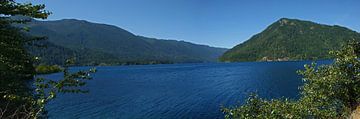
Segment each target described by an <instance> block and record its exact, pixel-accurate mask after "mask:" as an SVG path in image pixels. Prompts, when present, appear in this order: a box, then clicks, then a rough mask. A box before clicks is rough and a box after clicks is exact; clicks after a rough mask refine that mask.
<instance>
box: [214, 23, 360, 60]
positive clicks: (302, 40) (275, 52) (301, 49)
mask: <svg viewBox="0 0 360 119" xmlns="http://www.w3.org/2000/svg"><path fill="white" fill-rule="evenodd" d="M349 40H360V34H359V33H357V32H355V31H352V30H350V29H348V28H345V27H341V26H337V25H334V26H329V25H324V24H318V23H314V22H311V21H303V20H297V19H288V18H282V19H280V20H278V21H276V22H275V23H273V24H271V25H270V26H268V27H267V28H266V29H265V30H264V31H262V32H261V33H259V34H256V35H254V36H252V37H251V38H250V39H249V40H247V41H245V42H243V43H241V44H239V45H237V46H235V47H233V48H231V49H230V50H228V51H227V52H225V53H224V54H223V55H222V56H221V57H220V60H221V61H224V62H240V61H282V60H313V59H327V58H330V57H331V56H329V54H328V52H329V51H330V50H335V49H339V48H340V47H341V45H342V44H344V43H346V42H348V41H349Z"/></svg>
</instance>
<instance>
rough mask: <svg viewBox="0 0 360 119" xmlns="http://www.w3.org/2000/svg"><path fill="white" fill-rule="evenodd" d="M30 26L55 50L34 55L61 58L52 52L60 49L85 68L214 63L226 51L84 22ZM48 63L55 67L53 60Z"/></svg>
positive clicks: (60, 22)
mask: <svg viewBox="0 0 360 119" xmlns="http://www.w3.org/2000/svg"><path fill="white" fill-rule="evenodd" d="M28 26H29V27H30V34H31V35H35V36H46V37H48V43H50V44H51V46H54V47H52V48H48V49H50V50H43V51H41V52H46V53H42V54H39V51H36V52H32V53H33V54H35V55H47V57H59V56H54V55H56V54H54V53H51V50H54V49H59V47H62V48H60V49H67V50H56V52H59V53H57V54H58V55H64V57H65V56H76V57H77V58H78V60H80V61H81V62H79V64H82V65H96V64H100V63H105V64H148V63H184V62H215V61H217V59H218V57H219V56H221V55H222V54H223V53H224V52H225V50H226V49H223V48H215V47H210V46H205V45H198V44H193V43H189V42H184V41H176V40H163V39H154V38H147V37H142V36H137V35H134V34H132V33H130V32H128V31H126V30H124V29H121V28H119V27H116V26H112V25H106V24H98V23H91V22H88V21H84V20H75V19H65V20H57V21H35V20H34V21H33V22H32V23H31V24H29V25H28ZM31 51H33V50H31ZM61 51H66V52H61ZM69 53H70V54H69ZM64 57H60V58H64ZM54 59H56V58H54ZM46 62H47V63H54V61H53V60H47V61H46ZM58 62H59V61H56V63H58Z"/></svg>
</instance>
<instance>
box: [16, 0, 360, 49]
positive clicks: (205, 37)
mask: <svg viewBox="0 0 360 119" xmlns="http://www.w3.org/2000/svg"><path fill="white" fill-rule="evenodd" d="M18 2H32V3H35V4H38V3H43V4H45V5H46V6H47V8H46V9H47V10H49V11H51V12H52V13H53V14H52V15H51V16H50V17H49V20H59V19H69V18H71V19H81V20H87V21H91V22H96V23H105V24H111V25H116V26H118V27H121V28H123V29H125V30H128V31H130V32H132V33H134V34H136V35H142V36H146V37H154V38H162V39H175V40H184V41H189V42H193V43H199V44H205V45H210V46H216V47H225V48H231V47H233V46H235V45H237V44H239V43H242V42H244V41H246V40H248V39H249V38H250V37H251V36H252V35H254V34H257V33H259V32H261V31H262V30H264V29H265V28H266V27H267V26H268V25H270V24H271V23H273V22H275V21H276V20H278V19H280V18H283V17H286V18H296V19H303V20H311V21H314V22H317V23H322V24H329V25H334V24H336V25H341V26H345V27H348V28H350V29H352V30H355V31H358V32H359V31H360V0H18Z"/></svg>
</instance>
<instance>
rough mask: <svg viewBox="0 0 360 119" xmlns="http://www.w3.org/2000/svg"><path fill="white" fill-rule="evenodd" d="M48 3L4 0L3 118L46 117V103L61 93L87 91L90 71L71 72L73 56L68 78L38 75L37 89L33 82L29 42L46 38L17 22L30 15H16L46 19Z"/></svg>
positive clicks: (0, 19)
mask: <svg viewBox="0 0 360 119" xmlns="http://www.w3.org/2000/svg"><path fill="white" fill-rule="evenodd" d="M44 8H45V6H44V5H32V4H31V3H16V2H15V1H14V0H1V1H0V118H43V117H46V110H45V105H46V103H47V102H49V101H50V100H51V99H53V98H55V97H56V94H57V93H83V92H87V91H84V90H80V88H79V87H80V86H83V85H85V82H84V80H87V79H91V77H90V73H93V72H95V69H90V70H89V71H78V72H70V71H69V66H70V64H72V63H73V60H67V61H66V65H65V66H64V67H65V68H64V70H63V73H64V79H62V80H58V81H53V80H49V79H44V78H37V79H36V80H35V81H34V82H35V84H34V86H35V89H33V88H32V85H29V81H31V79H33V77H34V75H35V70H34V66H33V62H34V59H37V58H33V57H32V56H30V55H29V54H28V53H27V51H26V49H25V46H26V45H29V44H31V43H34V42H36V41H37V40H42V39H43V38H41V37H30V36H28V35H26V34H25V33H24V32H26V31H27V30H28V29H27V28H26V27H24V28H21V27H18V26H16V24H17V25H19V24H24V23H27V22H29V21H31V20H29V19H14V18H12V17H14V16H17V15H21V16H27V17H30V18H40V19H46V18H47V16H48V15H50V12H48V11H45V10H44Z"/></svg>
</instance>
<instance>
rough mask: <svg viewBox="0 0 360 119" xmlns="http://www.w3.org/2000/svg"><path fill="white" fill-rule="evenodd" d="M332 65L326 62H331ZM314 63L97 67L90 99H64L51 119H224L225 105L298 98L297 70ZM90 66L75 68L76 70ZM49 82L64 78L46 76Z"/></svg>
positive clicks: (51, 110) (55, 103) (85, 96)
mask: <svg viewBox="0 0 360 119" xmlns="http://www.w3.org/2000/svg"><path fill="white" fill-rule="evenodd" d="M327 62H328V61H327ZM309 63H311V62H246V63H205V64H171V65H139V66H113V67H97V69H98V72H97V73H96V74H94V75H93V77H94V79H93V80H90V81H88V84H87V85H86V86H85V88H86V89H89V90H90V92H89V93H86V94H63V95H59V96H58V97H57V98H56V99H55V100H54V101H52V102H50V103H49V104H48V105H47V109H48V110H49V116H50V118H59V119H64V118H84V119H87V118H99V119H106V118H125V119H127V118H147V119H149V118H196V119H199V118H205V119H208V118H223V114H222V113H221V111H220V109H221V106H225V107H229V106H235V105H239V104H241V103H243V102H244V100H245V99H246V98H247V96H248V94H249V93H251V92H257V93H258V94H259V95H260V96H261V97H263V98H281V97H287V98H293V99H296V98H297V97H299V91H298V87H299V86H301V85H302V81H301V76H299V75H298V74H297V73H296V71H297V70H299V69H303V66H304V64H309ZM87 68H89V67H74V68H72V70H79V69H87ZM46 77H48V78H51V79H59V78H61V77H62V75H61V74H60V73H58V74H51V75H47V76H46Z"/></svg>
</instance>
